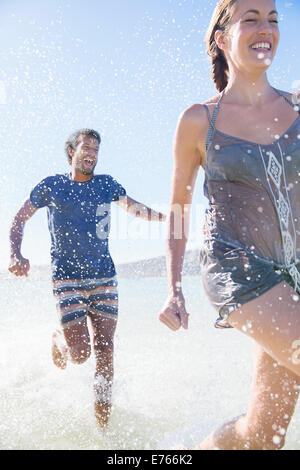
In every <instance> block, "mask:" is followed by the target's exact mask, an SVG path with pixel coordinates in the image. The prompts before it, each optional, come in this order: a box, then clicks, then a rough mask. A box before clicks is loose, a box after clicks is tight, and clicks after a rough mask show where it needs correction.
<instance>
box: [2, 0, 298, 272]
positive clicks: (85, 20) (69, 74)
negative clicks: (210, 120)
mask: <svg viewBox="0 0 300 470" xmlns="http://www.w3.org/2000/svg"><path fill="white" fill-rule="evenodd" d="M276 4H277V9H278V10H279V13H280V29H281V43H280V45H279V49H278V52H277V57H276V58H275V60H274V62H273V64H272V67H271V68H270V71H269V79H270V82H271V83H272V85H273V86H275V87H278V88H281V89H285V90H292V89H295V88H300V61H299V57H298V55H299V43H298V41H297V40H296V38H297V33H298V29H299V24H300V2H299V0H296V1H285V0H277V2H276ZM214 7H215V1H212V0H110V1H107V0H84V1H83V0H64V1H62V0H51V1H50V0H48V1H47V0H39V1H38V0H0V44H1V45H2V47H1V49H0V162H1V169H2V171H1V174H0V209H1V224H0V237H1V245H0V268H1V269H2V268H5V267H6V266H7V265H8V262H9V243H8V233H9V226H10V224H11V220H12V218H13V216H14V214H15V213H16V211H17V210H18V208H19V207H20V205H21V203H22V202H23V201H24V200H25V199H26V198H27V197H28V196H29V194H30V191H31V189H32V188H33V187H34V186H35V185H36V184H37V183H38V182H39V181H40V180H41V179H42V178H44V177H46V176H48V175H52V174H56V173H66V172H67V171H69V166H68V163H67V159H66V157H65V155H64V142H65V141H66V139H67V137H68V136H69V135H70V134H71V133H72V132H73V131H74V130H75V129H78V128H83V127H89V128H94V129H96V130H98V131H99V132H100V134H101V137H102V143H101V147H100V153H99V162H98V165H97V169H96V172H97V173H109V174H111V175H113V176H114V177H115V178H116V179H117V180H118V181H119V182H120V183H121V184H122V185H123V186H124V187H125V188H126V190H127V194H128V195H129V196H131V197H133V198H134V199H136V200H138V201H140V202H142V203H144V204H146V205H148V206H150V207H152V208H154V209H160V210H162V211H164V212H165V211H166V210H167V206H168V202H169V199H170V188H171V174H172V166H173V156H172V145H173V136H174V132H175V128H176V124H177V121H178V118H179V115H180V114H181V112H182V111H183V110H184V109H185V108H187V107H188V106H190V105H191V104H193V103H197V102H198V103H199V102H201V101H203V100H205V99H207V98H208V97H210V96H212V95H214V94H215V89H214V86H213V83H212V81H211V80H210V63H209V59H208V57H207V55H206V51H205V44H204V35H205V31H206V29H207V27H208V24H209V20H210V16H211V14H212V11H213V9H214ZM202 185H203V174H202V171H200V174H199V177H198V181H197V185H196V188H195V194H194V201H193V210H192V220H191V237H190V242H189V245H188V247H189V248H195V247H198V246H199V244H200V243H201V228H202V221H203V215H204V209H205V206H206V201H205V199H204V197H203V192H202ZM49 247H50V237H49V234H48V230H47V218H46V210H45V209H41V210H39V211H37V213H36V214H35V215H34V216H33V218H32V219H31V220H30V221H29V222H28V223H27V225H26V227H25V232H24V242H23V249H22V252H23V255H24V256H25V257H27V258H29V259H30V261H31V264H33V265H34V264H45V263H48V262H49V260H50V256H49ZM110 251H111V253H112V255H113V258H114V260H115V262H116V263H122V262H128V261H134V260H136V259H143V258H150V257H152V256H159V255H163V254H164V251H165V242H164V227H163V224H158V223H151V224H150V223H148V222H141V221H139V220H138V219H134V218H133V217H131V216H129V215H127V214H126V213H125V212H123V213H122V210H121V209H119V208H117V207H114V208H113V211H112V234H111V241H110Z"/></svg>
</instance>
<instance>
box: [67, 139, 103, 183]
mask: <svg viewBox="0 0 300 470" xmlns="http://www.w3.org/2000/svg"><path fill="white" fill-rule="evenodd" d="M98 151H99V144H98V140H97V139H96V138H95V137H92V136H90V135H80V136H79V139H78V144H77V147H76V148H75V150H73V149H71V148H69V152H70V155H71V156H72V162H71V166H72V169H73V170H76V171H77V172H79V173H82V174H83V175H92V174H93V172H94V168H95V166H96V164H97V160H98Z"/></svg>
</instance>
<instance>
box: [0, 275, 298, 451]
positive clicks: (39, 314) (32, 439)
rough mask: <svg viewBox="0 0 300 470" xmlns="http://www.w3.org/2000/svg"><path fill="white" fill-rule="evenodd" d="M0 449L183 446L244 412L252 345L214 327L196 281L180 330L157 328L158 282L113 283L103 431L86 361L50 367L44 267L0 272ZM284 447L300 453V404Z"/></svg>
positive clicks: (188, 282)
mask: <svg viewBox="0 0 300 470" xmlns="http://www.w3.org/2000/svg"><path fill="white" fill-rule="evenodd" d="M0 281H1V282H0V292H1V299H2V315H1V318H0V353H1V356H0V366H1V385H0V387H1V388H0V448H1V449H33V450H41V449H42V450H43V449H50V450H54V449H68V450H72V449H99V450H101V449H110V450H115V449H128V450H133V449H140V450H141V449H154V450H155V449H176V448H182V446H187V447H189V448H192V447H193V446H195V445H197V444H198V443H200V442H201V440H202V439H203V438H204V437H205V436H206V435H207V434H208V433H210V432H211V431H212V430H213V429H215V428H216V427H217V426H219V425H221V424H222V423H224V422H225V421H226V420H229V419H231V418H233V417H234V416H237V415H239V414H241V413H243V412H244V411H245V410H246V408H247V402H248V398H249V393H250V388H251V378H252V377H251V375H252V347H253V345H252V341H251V339H249V338H247V337H246V336H244V335H242V334H240V333H238V332H236V331H235V330H232V329H231V330H216V329H215V328H214V327H213V323H214V320H215V317H216V312H215V310H214V309H213V308H212V307H211V305H210V304H209V302H208V301H207V299H206V297H205V295H204V293H203V290H202V285H201V280H200V278H199V277H198V276H194V277H186V278H184V281H183V286H184V292H185V296H186V303H187V310H188V312H189V313H190V322H189V329H188V330H187V331H184V330H180V331H178V332H175V333H174V332H172V331H171V330H169V329H168V328H167V327H166V326H165V325H163V324H162V323H160V322H159V320H158V314H159V311H160V309H161V307H162V304H163V303H164V301H165V297H166V279H165V278H148V279H147V278H140V279H129V278H120V279H119V294H120V312H119V322H118V327H117V333H116V342H115V344H116V346H115V382H114V393H113V402H114V406H113V410H112V415H111V420H110V424H109V427H108V429H107V431H106V432H105V433H103V432H102V431H101V430H99V428H98V427H97V423H96V421H95V418H94V414H93V373H94V361H93V359H92V358H91V359H90V360H89V361H88V362H86V363H85V364H83V365H80V366H78V365H73V364H68V366H67V369H66V370H64V371H62V370H60V369H57V368H56V367H55V366H54V365H53V363H52V360H51V336H52V332H53V331H54V330H55V329H56V328H57V326H58V320H57V314H56V310H55V301H54V298H53V297H52V293H51V284H50V279H49V276H48V275H45V270H40V269H38V268H35V267H33V268H32V272H31V275H30V276H29V277H28V278H26V279H19V278H15V277H13V276H12V275H11V274H10V273H8V272H7V273H1V274H0ZM285 448H286V449H300V408H299V405H298V407H297V408H296V412H295V415H294V417H293V420H292V423H291V425H290V428H289V431H288V434H287V440H286V446H285Z"/></svg>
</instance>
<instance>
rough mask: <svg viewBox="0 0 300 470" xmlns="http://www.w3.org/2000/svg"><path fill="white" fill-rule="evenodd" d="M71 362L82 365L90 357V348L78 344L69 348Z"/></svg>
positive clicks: (86, 345)
mask: <svg viewBox="0 0 300 470" xmlns="http://www.w3.org/2000/svg"><path fill="white" fill-rule="evenodd" d="M70 355H71V359H72V362H75V363H76V364H83V363H84V362H85V361H86V360H87V359H89V357H90V356H91V347H90V345H88V344H84V345H82V344H78V345H76V346H72V347H71V348H70Z"/></svg>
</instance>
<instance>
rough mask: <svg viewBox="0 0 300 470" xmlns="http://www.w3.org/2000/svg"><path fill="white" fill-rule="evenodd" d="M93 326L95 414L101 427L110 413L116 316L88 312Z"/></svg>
mask: <svg viewBox="0 0 300 470" xmlns="http://www.w3.org/2000/svg"><path fill="white" fill-rule="evenodd" d="M90 318H91V321H92V328H93V343H94V352H95V359H96V371H95V381H94V393H95V404H94V409H95V416H96V418H97V421H98V423H99V425H100V427H101V428H102V429H104V428H105V427H106V426H107V424H108V420H109V417H110V413H111V395H112V385H113V375H114V367H113V354H114V343H113V341H114V334H115V330H116V325H117V321H116V319H117V318H104V317H101V316H99V314H98V315H96V314H92V313H91V314H90Z"/></svg>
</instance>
